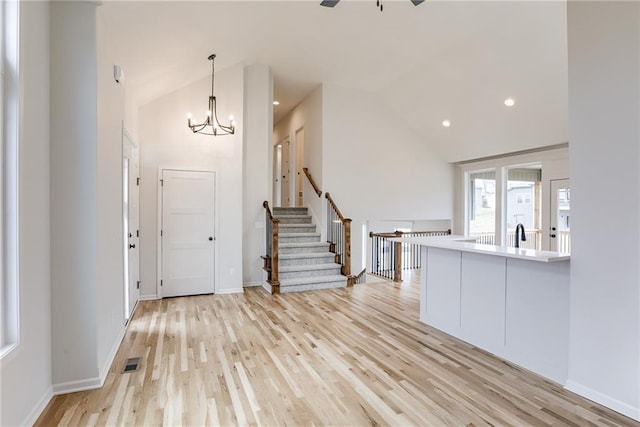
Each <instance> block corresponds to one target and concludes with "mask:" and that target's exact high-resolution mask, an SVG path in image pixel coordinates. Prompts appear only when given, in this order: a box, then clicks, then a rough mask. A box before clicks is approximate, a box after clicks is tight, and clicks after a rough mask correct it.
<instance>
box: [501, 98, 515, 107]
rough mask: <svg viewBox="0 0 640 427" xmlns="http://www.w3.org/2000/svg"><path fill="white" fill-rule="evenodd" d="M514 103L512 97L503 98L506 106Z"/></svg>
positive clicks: (511, 105)
mask: <svg viewBox="0 0 640 427" xmlns="http://www.w3.org/2000/svg"><path fill="white" fill-rule="evenodd" d="M515 104H516V101H514V100H513V98H507V99H505V100H504V105H506V106H507V107H513V106H514V105H515Z"/></svg>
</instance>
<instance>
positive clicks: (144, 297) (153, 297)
mask: <svg viewBox="0 0 640 427" xmlns="http://www.w3.org/2000/svg"><path fill="white" fill-rule="evenodd" d="M157 299H159V298H158V295H155V294H153V295H140V297H139V298H138V301H154V300H157Z"/></svg>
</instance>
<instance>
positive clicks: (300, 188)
mask: <svg viewBox="0 0 640 427" xmlns="http://www.w3.org/2000/svg"><path fill="white" fill-rule="evenodd" d="M302 168H304V128H301V129H298V130H297V131H296V206H298V207H301V206H304V172H303V170H302Z"/></svg>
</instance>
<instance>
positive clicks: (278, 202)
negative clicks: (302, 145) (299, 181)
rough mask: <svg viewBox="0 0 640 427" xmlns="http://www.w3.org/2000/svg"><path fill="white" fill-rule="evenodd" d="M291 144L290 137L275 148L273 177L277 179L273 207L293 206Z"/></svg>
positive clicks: (275, 180) (274, 183)
mask: <svg viewBox="0 0 640 427" xmlns="http://www.w3.org/2000/svg"><path fill="white" fill-rule="evenodd" d="M290 145H291V144H290V143H289V137H286V138H285V139H283V140H282V141H281V142H279V143H278V144H276V145H275V146H274V148H273V149H274V151H273V158H274V162H273V167H274V171H273V176H274V177H275V179H274V182H273V185H274V192H273V194H274V200H273V206H279V207H288V206H291V190H290V187H289V175H290V161H289V153H290Z"/></svg>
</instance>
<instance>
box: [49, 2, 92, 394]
mask: <svg viewBox="0 0 640 427" xmlns="http://www.w3.org/2000/svg"><path fill="white" fill-rule="evenodd" d="M95 8H96V4H94V3H89V2H52V3H51V58H52V61H51V106H52V108H51V194H52V195H54V196H53V197H51V329H52V346H51V353H52V363H53V366H52V377H53V384H54V385H58V386H60V387H61V388H64V387H66V386H70V387H75V386H80V387H82V386H84V385H85V381H86V380H87V379H96V378H97V377H98V366H97V360H98V355H97V348H98V346H97V341H98V338H97V317H96V312H97V310H98V304H97V303H98V294H97V247H98V245H97V244H98V242H97V234H98V231H97V230H98V222H97V218H98V213H97V206H98V205H97V193H96V189H97V185H98V181H97V154H98V153H97V131H96V129H97V107H96V106H97V89H96V88H97V80H96V76H97V61H96V43H97V41H96V18H95ZM54 389H55V387H54Z"/></svg>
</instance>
